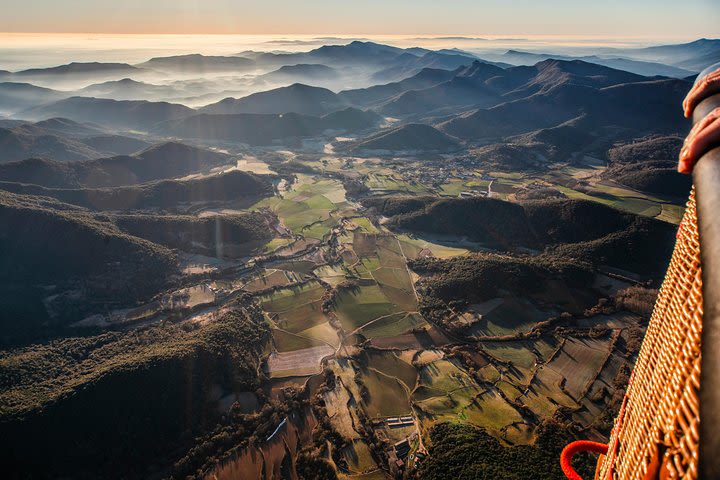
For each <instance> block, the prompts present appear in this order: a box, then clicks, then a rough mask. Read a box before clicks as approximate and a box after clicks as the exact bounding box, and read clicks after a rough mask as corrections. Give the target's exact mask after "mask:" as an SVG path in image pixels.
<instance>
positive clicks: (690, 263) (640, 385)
mask: <svg viewBox="0 0 720 480" xmlns="http://www.w3.org/2000/svg"><path fill="white" fill-rule="evenodd" d="M702 316H703V310H702V280H701V270H700V242H699V238H698V226H697V213H696V209H695V193H694V191H693V192H691V194H690V199H689V200H688V203H687V207H686V210H685V215H684V216H683V220H682V222H681V224H680V227H679V229H678V234H677V243H676V245H675V250H674V252H673V255H672V259H671V260H670V265H669V266H668V270H667V273H666V275H665V280H664V281H663V284H662V287H661V289H660V294H659V296H658V299H657V302H656V303H655V309H654V311H653V314H652V317H651V319H650V324H649V325H648V329H647V333H646V334H645V339H644V340H643V344H642V347H641V349H640V354H639V356H638V359H637V362H636V364H635V368H634V370H633V374H632V377H631V380H630V385H629V386H628V390H627V395H626V398H625V402H624V404H623V407H622V409H621V412H620V414H619V415H618V418H617V419H616V420H615V427H614V428H613V433H612V435H611V437H610V443H609V444H608V453H607V455H606V456H604V457H603V458H601V460H600V462H599V465H598V471H597V474H596V478H599V479H602V480H605V479H621V480H634V479H653V478H682V479H695V478H697V476H698V440H699V432H698V427H699V423H700V419H699V402H698V391H699V388H700V334H701V330H702Z"/></svg>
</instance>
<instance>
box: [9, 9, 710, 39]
mask: <svg viewBox="0 0 720 480" xmlns="http://www.w3.org/2000/svg"><path fill="white" fill-rule="evenodd" d="M719 24H720V9H719V8H718V5H717V2H716V1H715V0H686V1H682V2H680V1H673V0H659V1H658V0H655V1H653V0H637V1H623V0H607V1H602V2H597V1H573V0H550V1H543V2H539V1H533V0H519V1H512V2H501V1H495V0H492V1H488V0H482V1H479V0H448V1H442V2H438V1H433V0H391V1H387V0H385V1H383V0H365V1H347V0H343V1H336V0H307V1H295V0H268V1H263V2H254V1H252V2H251V1H235V0H204V1H200V0H153V1H147V0H125V1H122V2H115V1H113V2H110V1H104V0H68V1H62V2H60V1H56V0H24V1H23V0H9V1H7V0H6V1H5V2H3V15H2V17H1V18H0V31H5V32H83V33H84V32H92V33H235V34H268V33H270V34H364V35H370V34H392V35H398V34H403V35H404V34H426V35H445V34H453V35H460V34H462V35H505V34H513V35H517V34H523V35H531V34H533V35H548V34H552V35H578V34H581V35H604V36H608V37H612V36H652V37H654V38H655V39H657V40H661V39H666V38H671V37H674V38H678V37H689V36H710V35H713V34H717V33H718V25H719Z"/></svg>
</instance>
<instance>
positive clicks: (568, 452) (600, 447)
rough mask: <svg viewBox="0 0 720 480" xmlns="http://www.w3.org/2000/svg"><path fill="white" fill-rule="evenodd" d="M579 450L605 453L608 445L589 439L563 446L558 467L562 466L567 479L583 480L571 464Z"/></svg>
mask: <svg viewBox="0 0 720 480" xmlns="http://www.w3.org/2000/svg"><path fill="white" fill-rule="evenodd" d="M580 452H594V453H599V454H601V455H605V454H606V453H607V452H608V446H607V445H605V444H604V443H598V442H591V441H590V440H577V441H575V442H572V443H571V444H569V445H567V446H566V447H565V448H563V451H562V453H561V454H560V468H562V471H563V473H564V474H565V476H566V477H567V478H568V480H583V479H582V477H581V476H580V474H578V473H577V472H576V471H575V469H574V468H573V466H572V459H573V457H574V456H575V455H577V454H578V453H580Z"/></svg>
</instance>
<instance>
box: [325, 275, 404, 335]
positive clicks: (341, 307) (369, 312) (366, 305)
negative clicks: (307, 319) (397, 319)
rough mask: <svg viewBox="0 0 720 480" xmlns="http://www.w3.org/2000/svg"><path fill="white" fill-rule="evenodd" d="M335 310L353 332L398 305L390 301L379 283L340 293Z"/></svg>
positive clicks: (343, 323)
mask: <svg viewBox="0 0 720 480" xmlns="http://www.w3.org/2000/svg"><path fill="white" fill-rule="evenodd" d="M335 312H336V314H337V316H338V319H339V320H340V322H341V323H342V325H343V328H344V329H345V330H346V331H348V332H352V331H354V330H355V329H357V328H359V327H362V326H363V325H365V324H367V323H368V322H370V321H372V320H375V319H377V318H380V317H384V316H386V315H390V314H392V313H397V309H396V307H395V306H394V305H393V304H392V303H390V301H389V300H388V299H387V297H386V296H385V295H384V294H383V293H382V291H381V289H380V287H378V286H377V285H368V286H365V285H363V286H360V287H358V288H357V289H355V290H353V291H349V290H345V291H343V292H342V293H340V295H338V298H337V302H336V305H335Z"/></svg>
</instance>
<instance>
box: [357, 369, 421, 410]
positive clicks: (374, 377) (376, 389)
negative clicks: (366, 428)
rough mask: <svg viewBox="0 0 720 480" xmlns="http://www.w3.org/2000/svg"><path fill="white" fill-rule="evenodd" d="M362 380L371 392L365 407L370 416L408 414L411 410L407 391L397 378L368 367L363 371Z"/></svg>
mask: <svg viewBox="0 0 720 480" xmlns="http://www.w3.org/2000/svg"><path fill="white" fill-rule="evenodd" d="M362 381H363V383H364V385H365V387H366V388H367V389H368V392H369V396H368V398H367V400H366V401H365V408H366V410H367V413H368V416H370V418H376V417H390V416H396V415H406V414H408V413H409V412H410V401H409V399H408V394H407V391H406V390H405V388H404V387H403V386H402V385H401V384H400V382H399V381H398V379H397V378H394V377H388V376H386V375H383V374H382V373H379V372H377V371H376V370H372V369H368V370H364V371H363V372H362Z"/></svg>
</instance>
